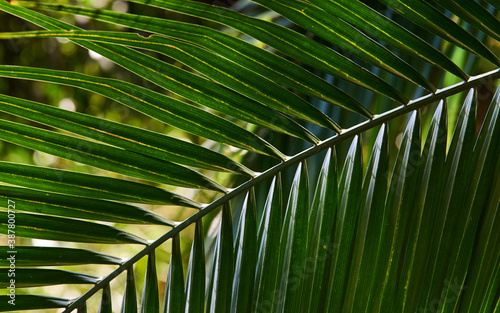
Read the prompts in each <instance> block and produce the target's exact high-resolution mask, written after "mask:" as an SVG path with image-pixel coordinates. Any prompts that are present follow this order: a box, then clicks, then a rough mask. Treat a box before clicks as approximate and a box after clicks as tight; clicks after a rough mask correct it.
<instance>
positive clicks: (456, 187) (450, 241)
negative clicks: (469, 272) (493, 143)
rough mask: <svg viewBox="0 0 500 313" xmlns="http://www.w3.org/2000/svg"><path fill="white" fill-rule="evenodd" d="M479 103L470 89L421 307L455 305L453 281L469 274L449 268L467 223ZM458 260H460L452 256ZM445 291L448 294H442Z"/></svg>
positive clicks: (448, 169)
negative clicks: (451, 274) (452, 251)
mask: <svg viewBox="0 0 500 313" xmlns="http://www.w3.org/2000/svg"><path fill="white" fill-rule="evenodd" d="M476 106H477V97H476V95H475V93H474V90H470V91H469V94H468V95H467V98H466V99H465V102H464V105H463V107H462V110H461V112H460V115H459V117H458V120H457V124H456V126H455V132H454V135H453V138H452V142H451V145H450V148H449V150H448V155H447V157H446V162H445V169H444V171H445V172H444V175H443V179H442V183H443V184H444V186H445V187H444V189H443V191H442V194H441V204H440V206H439V207H440V209H439V212H438V215H437V218H436V227H435V229H434V234H433V240H432V245H431V248H430V252H429V258H428V262H429V265H428V266H429V270H428V272H427V273H428V274H427V275H425V277H426V279H425V281H424V284H423V288H422V289H423V290H424V293H423V294H422V297H421V299H420V304H419V307H422V308H431V307H432V308H436V305H435V303H436V302H437V301H436V299H438V300H439V305H438V306H437V310H438V312H439V311H440V310H441V309H442V308H443V307H444V306H446V307H449V308H450V309H448V308H447V310H451V308H453V310H454V309H455V308H456V306H457V304H458V301H459V297H458V295H456V294H455V292H456V290H452V289H450V288H454V283H455V282H457V281H460V280H461V279H462V278H459V277H464V276H465V275H466V273H465V272H462V273H457V275H460V276H455V277H453V278H450V277H446V268H447V267H448V266H449V264H453V263H450V261H452V259H451V256H452V255H451V254H450V247H453V246H454V245H455V243H456V241H455V240H454V239H455V238H456V234H461V233H463V232H464V231H465V230H464V229H463V228H462V227H461V226H463V225H464V218H465V215H464V214H463V213H464V211H465V210H464V207H463V203H464V202H465V199H464V196H465V195H466V194H467V187H468V182H469V181H470V180H471V170H472V169H473V167H472V166H471V160H472V159H473V149H474V142H475V132H476ZM453 262H457V260H453ZM450 279H451V280H450ZM443 295H444V296H445V297H444V298H443Z"/></svg>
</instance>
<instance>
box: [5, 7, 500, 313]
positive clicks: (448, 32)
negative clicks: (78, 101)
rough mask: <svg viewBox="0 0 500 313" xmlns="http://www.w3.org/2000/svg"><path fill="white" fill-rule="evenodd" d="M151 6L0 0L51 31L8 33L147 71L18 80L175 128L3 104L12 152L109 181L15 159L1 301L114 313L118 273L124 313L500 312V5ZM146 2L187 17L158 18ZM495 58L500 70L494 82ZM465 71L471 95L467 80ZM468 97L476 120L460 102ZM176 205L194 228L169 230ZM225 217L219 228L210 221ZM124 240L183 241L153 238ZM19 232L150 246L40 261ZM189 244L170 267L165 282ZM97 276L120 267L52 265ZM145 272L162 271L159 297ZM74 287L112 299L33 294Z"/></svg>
mask: <svg viewBox="0 0 500 313" xmlns="http://www.w3.org/2000/svg"><path fill="white" fill-rule="evenodd" d="M131 2H133V3H134V4H133V8H134V9H133V10H131V11H133V12H131V13H120V12H118V11H112V10H107V9H104V10H103V9H96V8H89V7H76V6H69V5H65V4H63V3H49V2H43V1H15V2H14V1H12V3H8V2H5V1H4V2H0V10H2V11H3V12H4V13H5V14H7V15H6V16H9V17H10V16H15V17H17V18H21V19H23V20H25V21H26V22H29V23H33V24H35V25H37V26H39V27H41V28H42V29H43V30H36V31H30V30H28V29H24V30H23V31H17V32H12V31H8V32H1V33H0V39H6V40H9V41H10V42H16V41H15V40H21V41H25V42H31V41H34V40H48V39H49V38H54V37H57V38H64V39H65V40H69V41H71V42H73V43H75V44H77V45H78V46H80V47H81V48H83V49H84V50H85V51H87V50H88V51H92V52H94V53H98V54H99V55H100V56H101V57H103V58H107V59H108V60H109V61H111V62H113V63H114V64H115V65H117V66H119V67H120V68H121V69H120V70H119V73H126V74H123V75H122V76H119V75H118V76H115V77H114V78H111V77H105V76H104V75H103V77H100V76H99V75H95V74H88V73H85V74H84V73H79V71H78V70H75V69H74V68H69V69H67V68H66V69H59V68H58V69H53V68H50V67H49V68H43V67H41V66H39V65H37V66H34V64H28V65H26V64H22V63H16V64H4V63H3V64H2V65H0V77H2V79H1V80H0V82H3V81H11V80H13V79H15V80H16V81H18V82H19V81H21V82H23V83H24V82H26V81H30V82H33V81H37V82H43V83H45V84H46V85H47V86H52V87H49V88H62V87H61V86H66V87H65V88H69V89H68V90H72V92H74V93H82V94H86V95H87V94H92V95H99V96H102V97H103V99H104V98H107V99H109V100H111V101H116V102H117V103H119V104H120V105H124V106H127V107H129V108H131V109H133V110H135V111H137V112H140V113H141V114H144V115H145V116H149V117H150V118H151V119H154V120H156V121H158V122H159V123H162V124H166V125H168V129H173V128H176V130H175V131H172V133H170V134H163V133H159V132H154V131H150V130H147V129H144V127H136V126H133V125H127V124H126V123H119V122H116V121H111V120H110V119H109V118H103V117H97V116H91V115H90V114H82V113H76V112H70V111H66V110H64V109H59V108H54V107H52V106H50V105H48V104H43V103H40V102H35V101H32V100H36V99H24V98H23V97H19V95H18V94H11V95H7V94H5V95H4V94H2V95H0V111H2V112H4V113H6V114H7V115H6V116H7V117H4V116H2V118H0V128H1V129H2V132H1V133H0V139H2V140H3V141H5V142H9V143H10V144H11V145H16V146H21V147H26V148H29V149H33V150H36V151H38V153H40V152H44V153H47V154H51V155H53V156H57V157H59V158H61V159H65V160H69V162H70V164H74V163H71V162H78V163H82V164H86V165H87V166H88V167H86V169H89V170H88V171H87V172H82V170H79V171H77V170H74V169H72V170H68V169H61V168H55V167H54V166H45V167H43V166H34V165H32V164H30V163H27V162H24V163H19V162H16V163H14V162H8V161H5V160H2V161H0V181H1V182H2V183H3V185H2V188H1V190H0V201H2V202H3V204H2V205H1V206H2V207H3V208H5V209H3V210H2V211H1V212H0V224H1V225H2V228H1V230H0V232H2V233H4V234H6V235H7V236H8V237H7V245H6V246H3V247H0V252H1V253H2V255H3V256H2V257H0V272H2V275H3V276H8V275H9V273H11V271H9V269H12V267H13V266H14V265H16V266H17V267H19V268H17V269H16V272H15V273H16V276H15V277H16V278H15V281H14V282H12V281H6V282H4V283H3V285H2V286H3V287H6V290H7V295H5V296H0V298H1V299H0V300H1V303H0V311H12V308H13V305H12V303H11V302H9V301H12V300H14V301H15V302H16V306H15V310H38V311H39V310H44V309H48V308H65V312H71V311H72V310H74V309H77V310H78V311H79V312H80V311H81V312H86V311H87V305H89V303H90V302H87V301H88V300H89V298H90V297H92V296H93V295H95V294H96V293H98V292H101V291H102V296H101V301H100V305H99V309H98V310H99V312H112V310H113V305H112V303H113V298H116V296H115V292H112V291H114V290H113V288H114V285H113V283H114V279H115V278H117V277H118V276H119V275H120V274H121V273H123V272H125V271H126V272H127V274H126V285H125V286H124V287H123V289H122V290H118V292H120V293H121V292H122V291H123V294H124V296H123V299H120V301H121V302H122V306H121V311H122V312H137V310H138V300H139V301H140V303H141V305H140V311H141V312H159V311H160V308H163V311H164V312H190V313H191V312H193V313H194V312H197V313H198V312H217V313H218V312H228V313H229V312H231V313H233V312H234V313H239V312H318V313H319V312H373V313H378V312H420V311H424V312H426V311H429V310H430V311H433V312H460V313H461V312H485V313H489V312H496V311H498V303H500V302H499V301H500V299H499V290H500V280H499V279H498V277H499V271H500V266H499V260H500V252H499V251H500V246H499V245H498V240H496V239H497V237H498V235H499V234H498V229H499V227H498V226H499V225H497V224H498V220H499V219H498V214H497V211H498V208H499V203H500V191H499V186H500V183H499V182H500V179H499V177H500V163H499V157H498V156H499V155H500V139H499V138H500V133H499V132H500V116H499V115H500V89H499V91H497V93H496V95H495V96H494V97H493V99H491V104H490V105H489V109H488V113H487V114H486V117H485V118H484V120H483V119H482V118H481V117H478V114H477V111H478V108H479V107H480V106H484V104H485V102H486V101H484V99H481V98H480V97H479V96H478V92H477V90H474V89H471V88H475V87H478V86H480V85H482V86H487V87H488V88H494V86H496V85H497V83H496V82H495V80H496V79H497V78H499V77H500V69H498V68H497V66H498V65H499V64H500V61H499V59H498V57H497V56H496V53H495V52H494V51H493V49H495V44H491V40H498V39H499V38H500V32H499V31H498V29H499V25H500V21H499V20H498V19H497V17H496V15H498V12H497V10H498V5H496V4H495V3H493V2H492V6H483V4H482V3H479V2H476V1H465V0H461V1H451V0H442V1H437V2H436V3H430V2H424V1H418V2H414V1H406V0H399V1H395V0H394V1H392V0H383V1H382V2H383V3H384V5H386V6H387V7H384V8H392V9H393V10H394V12H395V13H397V14H401V16H403V17H404V18H405V19H402V18H401V17H400V16H398V15H396V14H393V13H394V12H392V13H391V12H390V11H388V12H386V14H385V15H384V14H382V13H381V12H379V11H377V10H376V9H375V6H373V7H372V6H368V5H365V4H363V3H362V2H360V1H348V0H312V1H308V2H304V1H299V0H289V1H282V0H272V1H260V0H258V1H257V0H255V1H253V3H251V4H248V6H247V7H246V8H247V11H246V12H245V13H242V12H238V10H237V9H234V8H224V7H220V6H216V5H207V4H203V3H200V2H195V1H188V0H147V1H146V0H132V1H131ZM138 5H141V6H140V8H142V9H144V10H145V11H144V12H153V13H152V14H153V15H154V12H163V11H164V10H167V11H168V12H176V14H179V15H174V16H176V17H178V16H182V18H164V17H158V14H159V13H156V15H157V16H149V15H146V14H142V12H141V11H140V10H138V9H137V8H139V6H138ZM131 6H132V4H131ZM148 10H150V11H148ZM61 14H63V15H62V16H63V18H59V16H61ZM75 15H79V16H83V17H86V18H92V19H95V20H99V21H101V22H106V23H107V24H96V25H100V26H99V29H97V30H84V29H82V28H79V27H76V26H75V25H73V24H71V23H69V22H68V21H71V19H72V18H74V16H75ZM269 17H272V18H269ZM181 19H184V20H183V21H180V20H181ZM186 21H199V22H200V23H196V22H186ZM464 23H467V24H468V25H470V26H472V27H473V28H474V29H473V30H470V28H467V27H462V26H461V25H462V24H464ZM201 24H204V25H201ZM104 25H106V26H104ZM117 25H121V26H124V27H127V28H128V29H127V31H119V30H120V29H119V28H117ZM477 31H480V32H482V33H484V34H485V35H486V36H489V37H487V40H486V39H485V38H484V36H483V35H481V34H478V33H477ZM443 39H444V40H446V42H445V41H443ZM255 42H257V44H254V43H255ZM455 48H460V49H463V50H457V49H455ZM452 50H456V51H459V52H460V53H461V54H462V56H463V57H464V58H469V59H470V60H471V61H470V62H469V65H467V66H462V65H461V64H459V63H458V62H457V59H458V57H457V54H452V53H450V52H449V51H452ZM483 60H487V61H489V62H488V63H487V64H488V65H487V66H489V67H491V66H495V67H491V69H492V70H491V71H490V72H486V71H484V70H483V69H482V68H481V67H479V66H477V64H482V63H479V62H480V61H481V62H482V61H483ZM176 62H177V63H176ZM477 73H481V74H479V75H477ZM134 74H135V75H136V76H137V77H136V76H134ZM120 75H121V74H120ZM471 75H477V76H471ZM451 76H454V79H458V80H459V82H458V83H457V84H455V85H451V84H448V81H450V78H449V77H451ZM124 77H125V78H124ZM126 77H129V78H126ZM138 77H140V79H144V80H147V81H149V82H150V83H147V84H143V86H140V85H139V83H137V82H138V79H139V78H138ZM141 81H142V80H141ZM0 87H1V86H0ZM437 87H438V88H441V89H438V88H437ZM490 90H492V89H490ZM464 91H467V92H468V95H467V96H466V97H464V98H465V101H464V104H463V105H462V108H461V110H460V109H459V108H457V107H454V105H452V103H456V100H452V98H450V97H451V96H454V95H457V94H459V95H461V96H463V95H462V92H464ZM429 92H430V93H429ZM409 99H411V100H409ZM37 101H42V100H37ZM104 101H108V100H104ZM447 102H448V104H447ZM488 102H489V101H488ZM435 103H438V104H437V107H436V108H435V110H430V108H432V105H433V104H435ZM426 111H434V115H433V117H432V119H431V118H430V117H429V113H428V112H426ZM352 112H354V113H356V114H352ZM373 112H375V113H373ZM452 112H460V113H458V114H457V115H456V116H455V115H454V113H452ZM408 113H409V116H407V117H406V118H400V117H404V116H405V114H408ZM134 114H135V113H134ZM448 118H450V119H452V120H454V119H455V118H456V124H454V125H448ZM42 125H43V126H42ZM476 125H482V128H481V130H480V132H479V134H478V137H477V138H476V135H475V131H476ZM377 126H380V130H379V132H378V135H377V134H375V133H374V132H373V130H374V129H375V128H376V127H377ZM389 127H390V128H389ZM403 129H406V130H404V132H403ZM449 129H454V133H453V136H452V137H450V138H449V135H448V134H449ZM179 134H182V135H179ZM398 134H399V135H400V136H399V137H400V139H401V140H400V143H398V144H394V138H396V137H397V136H398ZM177 135H178V136H179V137H181V136H185V137H184V138H175V136H177ZM422 137H425V142H424V143H422V139H421V138H422ZM186 138H189V139H190V141H191V142H188V141H186V140H185V139H186ZM348 141H351V142H350V145H349V146H346V147H347V149H346V147H344V144H349V142H348ZM207 147H209V148H207ZM216 150H218V151H216ZM344 150H345V153H344V152H343V151H344ZM230 152H236V153H232V154H231V153H230ZM323 152H326V155H325V156H324V158H323V159H322V157H323ZM288 155H290V156H288ZM344 155H345V156H344ZM321 159H322V160H323V165H322V166H320V165H319V164H320V163H318V162H320V160H321ZM364 160H366V162H365V161H364ZM306 163H307V164H308V166H306ZM293 171H295V175H293ZM216 172H226V173H227V174H226V175H218V174H217V173H216ZM235 174H244V175H235ZM165 185H168V187H167V186H165ZM309 185H311V186H315V192H314V196H313V197H312V199H310V195H311V194H312V193H311V192H310V189H309ZM176 186H178V187H185V188H190V189H191V190H204V194H203V195H204V196H202V194H201V193H198V194H197V196H193V195H192V193H190V192H185V190H183V189H175V187H176ZM228 186H233V187H231V188H230V187H228ZM221 193H223V195H222V196H221V195H220V194H221ZM284 200H286V201H287V202H285V201H284ZM145 204H147V206H146V205H145ZM159 205H175V206H178V207H180V209H179V212H181V214H182V215H183V216H189V217H187V218H185V219H183V220H177V218H174V220H171V219H167V218H165V217H164V216H162V214H160V213H163V212H164V211H163V210H156V206H159ZM189 208H194V209H198V210H197V211H195V213H192V212H193V211H191V210H189ZM217 210H220V212H219V213H218V218H215V219H214V216H215V215H214V214H212V213H214V212H216V211H217ZM155 211H156V212H155ZM211 220H213V224H214V225H216V226H212V227H205V226H204V225H203V224H204V223H205V224H208V223H209V222H210V221H211ZM102 222H107V223H112V224H113V225H108V224H103V223H102ZM121 224H146V226H147V227H148V229H151V230H153V229H154V230H155V231H160V232H161V233H163V235H161V236H160V237H159V238H155V239H154V240H148V239H146V238H142V236H144V235H137V234H135V228H130V227H127V230H124V229H121V228H122V226H123V225H121ZM153 224H157V225H154V226H153ZM160 225H163V226H169V227H171V228H169V229H168V230H162V229H160V228H159V227H160ZM190 226H194V237H193V238H194V239H193V242H192V245H191V253H190V256H189V264H187V265H185V264H183V262H184V261H185V260H187V259H188V258H187V254H186V252H185V251H184V244H183V241H181V238H184V237H183V236H184V234H185V233H189V232H190V231H189V230H188V228H190ZM204 229H208V230H207V231H204ZM211 229H215V233H212V230H211ZM181 234H182V236H181ZM16 237H24V238H28V239H23V240H29V238H33V239H49V240H55V241H57V242H58V244H61V245H62V242H64V241H70V242H83V243H86V244H89V243H98V244H104V243H106V244H114V245H116V246H120V247H121V246H123V247H127V246H128V245H129V244H140V245H142V246H141V249H142V250H140V251H139V252H138V253H135V254H134V255H132V256H130V257H129V258H126V259H122V258H118V257H116V256H113V254H114V253H109V255H108V254H104V253H97V252H94V251H92V250H94V249H95V248H94V247H96V246H91V248H88V247H87V248H86V249H80V248H69V247H64V246H63V247H57V248H56V247H36V246H31V245H29V246H21V245H20V243H19V242H18V241H16V240H15V239H14V238H16ZM170 239H171V240H172V241H171V242H172V248H171V253H170V262H169V270H168V273H163V272H158V271H162V269H163V268H164V267H163V264H165V263H167V262H168V261H166V260H164V258H163V257H160V255H162V254H160V250H159V248H160V247H161V246H162V244H163V243H165V242H166V241H168V240H170ZM23 242H24V241H23ZM89 249H90V250H89ZM205 250H207V251H205ZM142 258H147V262H146V266H145V272H144V273H143V271H142V269H141V267H140V265H138V264H137V262H138V261H139V260H141V259H142ZM13 260H15V261H13ZM13 264H14V265H13ZM76 264H87V265H89V264H110V265H114V266H117V268H115V269H114V270H112V271H111V272H110V273H109V274H108V275H106V276H105V277H102V278H98V277H94V276H93V275H92V273H84V271H82V273H80V272H79V270H75V271H73V270H71V271H68V270H61V269H46V268H37V267H40V266H44V267H45V266H63V265H64V266H66V265H76ZM134 267H135V269H134ZM184 268H186V269H187V273H186V278H185V279H184ZM135 272H138V273H139V274H144V275H145V278H144V288H143V292H142V295H140V296H139V295H138V294H137V290H136V287H135V286H136V282H135V280H136V274H135ZM124 275H125V274H124ZM163 277H166V279H165V280H163ZM164 281H165V284H163V282H164ZM53 284H68V285H69V284H92V285H93V286H92V287H91V288H90V289H88V291H86V292H85V293H84V294H83V295H82V296H81V297H79V298H77V299H72V300H66V299H62V298H53V297H47V295H42V294H40V295H30V294H29V293H30V290H32V289H29V287H34V286H43V285H53ZM13 285H14V287H15V288H19V290H20V291H22V292H23V293H24V294H15V293H16V292H17V291H16V289H15V288H14V287H13ZM163 285H165V288H163ZM26 293H28V294H26ZM41 293H43V291H42V292H41ZM12 294H15V296H13V295H12ZM162 299H163V300H162ZM115 300H116V299H115ZM115 307H116V305H115ZM92 310H94V311H95V309H91V311H92Z"/></svg>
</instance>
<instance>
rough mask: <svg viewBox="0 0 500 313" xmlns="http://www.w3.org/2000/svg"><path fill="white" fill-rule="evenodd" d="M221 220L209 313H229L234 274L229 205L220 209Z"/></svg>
mask: <svg viewBox="0 0 500 313" xmlns="http://www.w3.org/2000/svg"><path fill="white" fill-rule="evenodd" d="M221 214H222V219H221V222H220V230H219V235H218V236H217V243H216V245H217V247H218V248H217V252H216V253H215V255H214V267H213V275H214V277H213V279H214V280H213V288H212V292H211V300H210V307H207V312H210V313H229V312H230V310H231V288H232V283H233V273H234V260H233V259H234V258H233V227H232V217H231V208H230V207H229V204H225V205H224V206H223V207H222V213H221Z"/></svg>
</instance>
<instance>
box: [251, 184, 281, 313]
mask: <svg viewBox="0 0 500 313" xmlns="http://www.w3.org/2000/svg"><path fill="white" fill-rule="evenodd" d="M281 197H282V195H281V179H279V177H274V178H273V181H272V183H271V187H270V188H269V193H268V195H267V199H266V203H265V206H264V212H263V217H262V223H261V228H260V229H259V252H258V258H257V264H256V270H255V290H254V293H253V294H254V297H255V307H254V312H255V311H256V312H271V311H272V310H273V301H274V299H273V297H274V290H275V286H276V283H277V272H278V261H279V260H278V258H276V256H275V253H276V251H279V249H280V236H281V223H282V211H283V209H282V202H281Z"/></svg>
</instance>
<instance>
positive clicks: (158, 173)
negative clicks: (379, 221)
mask: <svg viewBox="0 0 500 313" xmlns="http://www.w3.org/2000/svg"><path fill="white" fill-rule="evenodd" d="M0 128H1V129H2V132H1V133H0V139H3V140H5V141H8V142H12V143H14V144H18V145H20V146H24V147H28V148H30V149H35V150H37V151H42V152H45V153H48V154H52V155H55V156H59V157H61V158H66V159H69V160H73V161H75V162H80V163H84V164H88V165H91V166H94V167H98V168H102V169H105V170H108V171H112V172H115V173H120V174H124V175H128V176H131V177H137V178H142V179H145V180H149V181H153V182H158V183H163V184H169V185H175V186H182V187H188V188H207V189H212V190H217V191H221V192H225V191H226V188H224V187H222V186H221V185H219V184H217V183H216V182H214V181H213V180H211V179H209V178H208V177H206V176H205V175H202V174H200V173H198V172H196V171H193V170H191V169H189V168H186V167H183V166H180V165H177V164H174V163H170V162H165V161H160V160H156V159H152V158H150V157H147V156H144V155H142V154H138V153H135V152H130V151H126V150H122V149H118V148H114V147H111V146H109V145H104V144H100V143H96V142H92V141H89V140H85V139H79V138H75V137H73V136H68V135H63V134H58V133H56V132H52V131H48V130H43V129H40V128H37V127H31V126H26V125H23V124H18V123H13V122H10V121H7V120H3V119H0Z"/></svg>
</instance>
